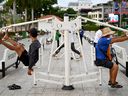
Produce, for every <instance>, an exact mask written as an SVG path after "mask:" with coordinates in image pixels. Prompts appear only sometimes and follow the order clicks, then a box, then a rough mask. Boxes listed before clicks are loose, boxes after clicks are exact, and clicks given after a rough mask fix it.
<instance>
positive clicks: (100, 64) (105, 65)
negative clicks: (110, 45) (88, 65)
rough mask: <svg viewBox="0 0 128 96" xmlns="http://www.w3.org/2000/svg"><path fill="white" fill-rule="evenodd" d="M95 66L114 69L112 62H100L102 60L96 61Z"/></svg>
mask: <svg viewBox="0 0 128 96" xmlns="http://www.w3.org/2000/svg"><path fill="white" fill-rule="evenodd" d="M95 65H96V66H102V67H105V68H109V69H111V68H112V67H113V62H112V61H110V60H100V59H96V61H95Z"/></svg>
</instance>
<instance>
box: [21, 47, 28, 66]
mask: <svg viewBox="0 0 128 96" xmlns="http://www.w3.org/2000/svg"><path fill="white" fill-rule="evenodd" d="M19 60H20V61H21V62H22V63H23V64H24V65H25V66H29V56H28V52H27V51H26V50H24V51H23V53H22V54H21V56H20V57H19Z"/></svg>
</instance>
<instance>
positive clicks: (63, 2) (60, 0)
mask: <svg viewBox="0 0 128 96" xmlns="http://www.w3.org/2000/svg"><path fill="white" fill-rule="evenodd" d="M76 1H78V0H58V5H61V6H68V3H69V2H76ZM91 1H92V3H93V4H97V3H101V2H104V1H108V0H91Z"/></svg>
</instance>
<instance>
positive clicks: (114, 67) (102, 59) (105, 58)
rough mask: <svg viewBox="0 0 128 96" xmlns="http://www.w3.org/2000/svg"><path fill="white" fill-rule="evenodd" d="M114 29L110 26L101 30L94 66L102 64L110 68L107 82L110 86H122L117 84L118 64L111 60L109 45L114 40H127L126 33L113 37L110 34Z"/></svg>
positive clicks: (114, 41)
mask: <svg viewBox="0 0 128 96" xmlns="http://www.w3.org/2000/svg"><path fill="white" fill-rule="evenodd" d="M114 33H115V31H112V30H111V29H110V28H108V27H106V28H104V29H103V30H102V37H101V38H100V39H99V40H98V43H97V44H96V61H95V64H96V66H102V67H106V68H109V69H110V72H109V75H110V77H109V83H108V85H110V86H111V87H112V88H122V87H123V86H122V85H119V84H118V82H116V78H117V74H118V64H116V63H114V62H112V60H111V58H110V57H111V56H110V55H109V53H110V48H109V46H110V45H111V44H113V43H116V42H122V41H125V40H128V35H124V36H120V37H113V38H111V35H112V34H114Z"/></svg>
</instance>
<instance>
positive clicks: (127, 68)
mask: <svg viewBox="0 0 128 96" xmlns="http://www.w3.org/2000/svg"><path fill="white" fill-rule="evenodd" d="M126 76H127V77H128V62H126Z"/></svg>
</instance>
